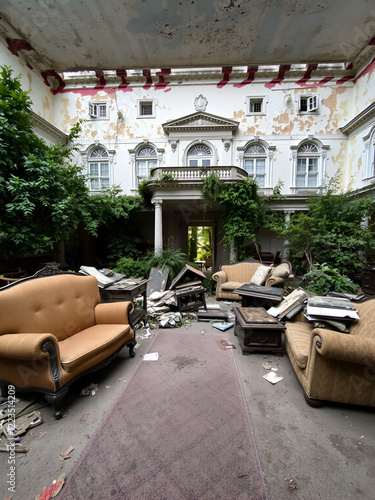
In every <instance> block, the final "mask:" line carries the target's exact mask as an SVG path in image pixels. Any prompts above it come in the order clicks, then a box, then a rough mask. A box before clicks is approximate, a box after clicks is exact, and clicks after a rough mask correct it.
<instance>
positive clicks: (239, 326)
mask: <svg viewBox="0 0 375 500" xmlns="http://www.w3.org/2000/svg"><path fill="white" fill-rule="evenodd" d="M233 312H234V314H235V316H236V323H235V329H234V334H235V335H237V337H238V342H239V344H240V347H241V350H242V354H250V353H252V352H261V351H262V352H273V353H274V354H277V355H279V356H283V354H284V352H283V347H282V342H281V334H282V333H283V332H284V331H285V326H284V325H283V324H282V323H281V322H280V321H278V320H277V319H276V318H274V317H273V316H271V315H270V314H268V313H267V311H266V310H265V309H264V308H263V307H234V308H233Z"/></svg>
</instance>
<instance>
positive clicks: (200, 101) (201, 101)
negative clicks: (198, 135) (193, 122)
mask: <svg viewBox="0 0 375 500" xmlns="http://www.w3.org/2000/svg"><path fill="white" fill-rule="evenodd" d="M207 105H208V100H207V99H206V97H204V96H203V95H202V94H199V96H198V97H196V98H195V99H194V106H195V110H196V111H206V108H207Z"/></svg>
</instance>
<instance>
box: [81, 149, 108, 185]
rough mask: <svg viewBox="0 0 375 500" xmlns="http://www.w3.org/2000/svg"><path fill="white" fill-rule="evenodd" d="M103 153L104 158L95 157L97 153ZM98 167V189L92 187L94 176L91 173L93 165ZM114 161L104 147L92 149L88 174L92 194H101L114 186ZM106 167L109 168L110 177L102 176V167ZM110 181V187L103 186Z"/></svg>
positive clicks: (88, 159)
mask: <svg viewBox="0 0 375 500" xmlns="http://www.w3.org/2000/svg"><path fill="white" fill-rule="evenodd" d="M99 151H103V152H104V153H105V155H103V156H100V155H98V156H93V155H94V153H95V152H99ZM95 164H97V165H98V175H97V182H98V184H99V186H98V187H94V188H93V187H92V183H93V182H94V180H93V179H92V177H94V176H93V174H92V172H91V168H92V166H93V165H95ZM111 164H112V160H111V156H110V154H109V153H108V151H107V149H106V148H104V147H103V146H96V147H94V148H91V150H90V152H89V153H88V155H87V174H88V187H89V191H90V193H91V194H93V193H101V192H103V190H104V189H108V188H110V187H111V186H112V184H113V183H112V175H111V173H112V168H111ZM103 165H106V166H107V168H108V175H105V176H104V175H102V166H103ZM107 179H108V185H103V183H104V181H105V180H107Z"/></svg>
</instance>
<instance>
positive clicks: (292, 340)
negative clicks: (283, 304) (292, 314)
mask: <svg viewBox="0 0 375 500" xmlns="http://www.w3.org/2000/svg"><path fill="white" fill-rule="evenodd" d="M312 331H313V327H312V325H310V324H309V323H304V322H302V321H297V322H295V323H294V322H291V321H288V322H287V324H286V330H285V335H286V340H287V343H288V345H289V349H290V351H291V352H292V353H293V355H294V359H295V360H296V363H297V365H298V366H299V367H300V368H302V369H305V368H306V366H307V359H308V357H309V352H310V340H311V332H312Z"/></svg>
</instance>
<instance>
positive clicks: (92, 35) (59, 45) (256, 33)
mask: <svg viewBox="0 0 375 500" xmlns="http://www.w3.org/2000/svg"><path fill="white" fill-rule="evenodd" d="M0 15H1V16H2V18H1V19H0V33H2V36H3V37H4V38H10V39H13V40H22V41H24V42H26V43H27V45H26V47H27V50H31V49H32V51H33V52H34V53H36V55H37V56H39V58H40V60H41V62H42V63H43V66H44V67H45V68H46V69H49V70H53V71H56V72H62V71H74V70H82V69H88V70H89V69H91V70H100V69H102V70H104V69H121V68H133V69H138V68H139V69H142V68H179V67H181V68H182V67H209V66H234V65H252V64H254V65H256V64H293V63H333V62H352V61H354V60H356V59H357V58H358V57H360V54H361V52H362V51H363V49H365V48H366V47H367V46H368V44H369V43H372V42H371V41H372V40H373V39H374V37H375V9H374V8H373V4H371V2H370V1H367V0H356V1H355V2H353V0H308V1H307V0H261V1H259V0H9V1H5V0H0Z"/></svg>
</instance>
